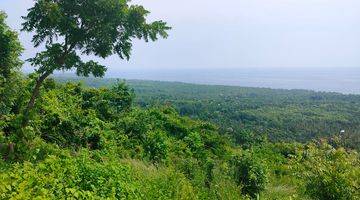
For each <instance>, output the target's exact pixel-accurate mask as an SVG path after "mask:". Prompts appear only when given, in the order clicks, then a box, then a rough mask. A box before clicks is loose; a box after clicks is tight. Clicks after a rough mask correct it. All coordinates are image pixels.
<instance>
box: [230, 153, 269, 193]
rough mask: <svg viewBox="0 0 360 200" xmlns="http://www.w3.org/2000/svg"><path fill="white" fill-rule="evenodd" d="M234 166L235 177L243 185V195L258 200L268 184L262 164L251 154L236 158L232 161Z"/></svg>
mask: <svg viewBox="0 0 360 200" xmlns="http://www.w3.org/2000/svg"><path fill="white" fill-rule="evenodd" d="M231 164H232V166H233V177H234V179H235V181H236V183H237V184H239V185H240V184H241V185H242V189H241V191H242V193H243V194H245V195H249V196H250V197H251V198H256V197H257V195H259V194H260V192H262V191H263V190H265V186H266V183H267V172H266V168H265V167H264V166H263V165H262V164H261V162H260V161H259V160H258V159H257V158H256V157H254V155H253V154H251V153H249V152H244V153H243V154H242V155H241V156H235V157H234V158H233V159H232V160H231Z"/></svg>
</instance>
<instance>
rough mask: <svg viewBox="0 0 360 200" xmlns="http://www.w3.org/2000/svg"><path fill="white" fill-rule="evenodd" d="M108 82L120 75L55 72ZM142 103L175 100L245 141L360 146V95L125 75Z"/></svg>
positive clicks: (94, 82) (188, 111)
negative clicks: (330, 141)
mask: <svg viewBox="0 0 360 200" xmlns="http://www.w3.org/2000/svg"><path fill="white" fill-rule="evenodd" d="M56 79H57V80H58V81H60V82H67V81H70V80H76V81H78V80H82V81H83V83H84V84H85V85H87V86H90V87H108V86H111V85H113V84H114V83H116V82H117V81H118V80H117V79H94V78H86V79H81V78H70V77H56ZM126 82H127V83H128V84H129V85H130V86H131V87H132V88H133V89H134V90H135V93H136V97H137V98H136V103H137V104H138V105H140V106H141V107H151V106H154V105H159V106H161V105H164V104H167V105H172V106H174V107H175V108H176V109H178V111H179V112H180V114H181V115H184V116H190V117H192V118H195V119H201V120H206V121H211V122H213V123H215V124H217V125H218V126H219V127H220V130H221V132H222V133H223V134H227V135H229V136H231V138H232V139H233V140H234V142H236V143H238V144H242V143H243V142H244V140H246V138H244V135H248V137H251V138H254V137H256V138H257V139H264V137H266V138H268V139H269V140H271V141H298V142H307V141H309V140H312V139H318V138H323V137H326V138H327V137H332V136H336V135H340V132H341V131H342V130H344V131H345V133H341V137H342V139H343V142H344V143H345V145H346V146H348V147H351V148H358V147H359V146H360V141H359V138H360V137H359V135H360V95H343V94H339V93H326V92H314V91H307V90H281V89H267V88H247V87H234V86H212V85H195V84H186V83H178V82H160V81H140V80H129V81H126Z"/></svg>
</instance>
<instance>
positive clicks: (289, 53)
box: [0, 0, 360, 73]
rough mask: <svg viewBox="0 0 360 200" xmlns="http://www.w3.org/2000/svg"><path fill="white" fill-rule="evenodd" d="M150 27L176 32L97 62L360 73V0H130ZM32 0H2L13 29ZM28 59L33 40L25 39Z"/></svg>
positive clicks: (116, 67)
mask: <svg viewBox="0 0 360 200" xmlns="http://www.w3.org/2000/svg"><path fill="white" fill-rule="evenodd" d="M132 3H133V4H141V5H144V7H145V8H147V9H148V10H150V11H151V14H150V15H149V21H153V20H159V19H161V20H164V21H166V22H168V24H169V25H170V26H172V28H173V29H172V30H171V31H170V32H169V34H170V37H169V38H168V39H166V40H159V41H157V42H155V43H152V42H150V43H145V42H141V41H135V42H134V48H133V52H132V57H131V59H130V61H123V60H121V59H120V58H119V57H117V56H112V57H109V58H107V59H106V60H99V61H100V62H101V63H102V64H104V65H107V66H108V67H109V71H110V73H112V72H116V71H121V70H126V69H147V70H152V69H219V68H235V69H237V68H274V67H276V68H314V67H316V68H335V67H336V68H342V67H344V68H345V67H358V68H360V1H359V0H222V1H219V0H133V1H132ZM32 4H33V1H32V0H0V9H1V10H4V11H5V12H7V14H8V16H9V18H8V23H9V24H10V26H11V27H12V28H14V29H16V30H19V29H20V28H21V22H22V19H21V16H22V15H25V13H26V9H27V8H29V7H31V5H32ZM20 38H21V41H22V43H23V44H24V46H25V49H26V51H25V53H24V54H23V58H24V59H25V58H29V57H32V56H33V55H34V54H35V53H36V52H37V51H39V49H34V48H32V44H31V42H30V40H31V35H30V34H28V33H21V34H20Z"/></svg>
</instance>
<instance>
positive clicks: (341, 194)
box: [298, 143, 360, 200]
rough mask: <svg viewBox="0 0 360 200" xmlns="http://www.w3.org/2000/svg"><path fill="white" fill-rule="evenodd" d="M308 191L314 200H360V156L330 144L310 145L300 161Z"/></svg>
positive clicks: (300, 157) (300, 168)
mask: <svg viewBox="0 0 360 200" xmlns="http://www.w3.org/2000/svg"><path fill="white" fill-rule="evenodd" d="M298 159H299V160H298V162H299V164H298V166H299V170H301V171H302V173H301V176H302V178H303V179H304V181H305V192H306V194H308V195H309V196H310V197H311V198H312V199H319V200H325V199H327V200H335V199H344V200H345V199H358V198H359V197H360V192H359V187H360V180H359V177H360V168H359V164H360V162H359V155H358V154H357V153H356V152H346V150H345V149H343V148H339V149H335V148H333V147H332V146H330V145H328V144H327V143H320V144H319V146H316V145H314V144H309V145H307V146H306V148H305V150H304V151H303V152H302V154H301V155H300V156H299V158H298Z"/></svg>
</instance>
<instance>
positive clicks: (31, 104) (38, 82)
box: [21, 71, 51, 128]
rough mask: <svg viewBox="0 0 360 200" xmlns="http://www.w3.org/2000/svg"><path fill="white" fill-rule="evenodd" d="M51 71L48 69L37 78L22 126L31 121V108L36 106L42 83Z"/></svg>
mask: <svg viewBox="0 0 360 200" xmlns="http://www.w3.org/2000/svg"><path fill="white" fill-rule="evenodd" d="M50 74H51V72H50V71H48V72H45V73H44V74H43V75H41V76H40V77H39V78H38V79H37V80H36V84H35V87H34V89H33V91H32V95H31V98H30V101H29V103H28V104H27V106H26V109H25V112H24V118H23V121H22V124H21V126H22V128H24V127H26V126H27V125H28V123H29V117H30V116H29V115H30V112H31V110H32V109H33V108H34V106H35V102H36V99H37V98H38V96H39V94H40V87H41V85H42V83H43V82H44V81H45V79H46V78H47V77H48V76H50Z"/></svg>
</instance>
